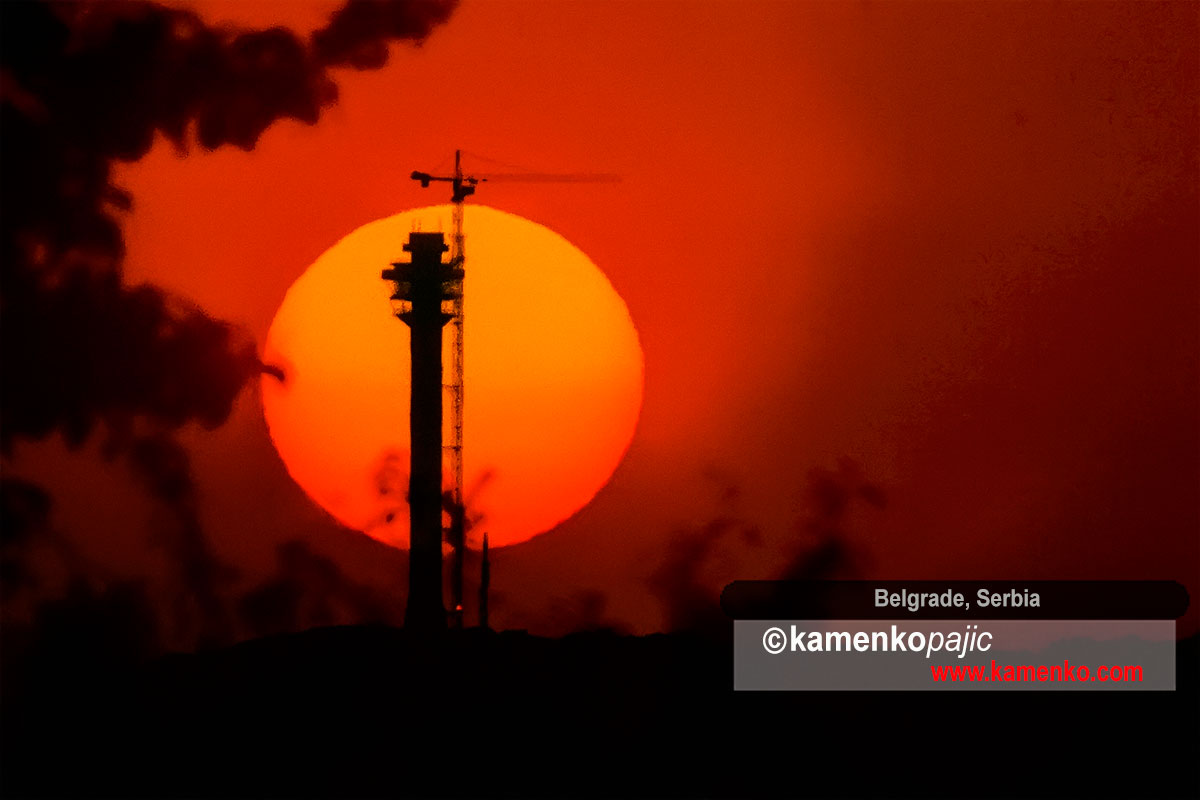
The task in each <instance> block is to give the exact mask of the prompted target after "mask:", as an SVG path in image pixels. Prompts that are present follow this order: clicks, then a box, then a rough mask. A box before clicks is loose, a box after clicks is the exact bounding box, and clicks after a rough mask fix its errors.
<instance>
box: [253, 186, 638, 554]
mask: <svg viewBox="0 0 1200 800" xmlns="http://www.w3.org/2000/svg"><path fill="white" fill-rule="evenodd" d="M451 213H452V207H451V206H449V205H442V206H432V207H428V208H421V209H417V210H414V211H406V212H404V213H402V214H397V215H395V216H392V217H388V218H386V219H381V220H378V221H376V222H372V223H369V224H367V225H364V226H362V227H361V228H359V229H357V230H356V231H354V232H353V233H351V234H350V235H348V236H346V237H345V238H344V239H342V240H341V241H340V242H338V243H337V244H335V245H334V246H333V247H332V248H330V249H329V250H328V251H326V252H325V253H324V254H323V255H322V256H321V257H320V258H318V259H317V261H316V262H315V263H314V264H313V265H312V266H310V267H309V268H308V269H307V270H306V271H305V272H304V274H302V275H301V276H300V277H299V278H298V279H297V280H296V282H295V283H294V284H292V286H291V288H290V289H289V290H288V292H287V295H286V296H285V297H284V300H283V304H282V305H281V306H280V308H279V311H278V312H277V313H276V315H275V319H274V321H273V322H272V323H271V329H270V332H269V333H268V335H267V343H266V348H265V358H264V360H265V361H266V362H267V363H269V364H275V365H278V366H280V367H282V368H283V370H284V372H285V379H284V381H282V382H280V381H278V380H276V379H275V378H273V377H268V376H264V378H263V379H262V398H263V410H264V413H265V415H266V420H267V425H268V428H269V429H270V433H271V439H272V441H274V443H275V447H276V449H278V451H279V454H280V456H281V457H282V458H283V461H284V464H285V465H286V466H287V469H288V472H289V473H290V474H291V476H292V478H293V479H295V481H296V482H297V483H298V484H299V485H300V486H301V487H302V488H303V489H304V491H305V492H306V493H307V494H308V495H309V496H310V497H311V498H312V499H313V500H314V501H316V502H317V503H318V504H319V505H321V506H322V507H323V508H324V509H325V510H327V511H328V512H329V513H330V514H332V515H333V516H334V517H335V518H337V519H338V520H339V521H340V522H341V523H342V524H344V525H346V526H347V527H349V528H352V529H355V530H359V531H363V532H365V533H367V534H369V535H370V536H372V537H374V538H376V539H378V540H380V541H382V542H385V543H387V544H390V545H393V546H396V547H402V548H407V547H408V505H407V502H406V496H407V488H408V487H407V481H408V457H409V437H408V408H409V337H408V328H407V326H405V325H404V324H403V323H402V322H400V321H399V320H398V319H396V318H395V317H393V316H392V312H391V308H390V306H389V299H388V298H389V296H390V294H391V284H389V283H388V282H386V281H384V280H382V279H381V278H380V272H381V271H382V270H383V269H386V268H387V267H388V265H389V264H390V263H391V262H394V261H402V260H407V254H406V253H404V251H403V250H402V247H403V245H404V243H405V241H406V240H407V238H408V234H409V233H410V232H412V231H415V230H423V231H445V232H446V238H447V244H449V243H450V242H449V240H450V238H451V235H450V233H449V231H450V230H451ZM464 230H465V231H466V247H465V250H466V256H467V258H466V263H465V267H466V278H465V281H464V293H465V302H464V305H465V311H464V333H463V336H464V343H465V344H464V350H465V359H464V361H465V369H464V374H465V380H464V385H465V391H464V419H463V441H464V447H463V476H464V478H463V483H464V487H465V498H466V502H467V513H468V517H469V519H471V520H473V523H474V524H473V525H472V527H471V530H470V532H469V535H468V541H470V542H472V543H476V544H477V543H478V542H479V541H480V540H481V539H482V535H483V533H484V532H485V531H486V532H487V533H488V534H489V541H490V543H491V544H492V545H493V546H501V545H507V544H514V543H516V542H521V541H524V540H526V539H529V538H530V537H532V536H535V535H537V534H539V533H542V532H544V531H547V530H549V529H550V528H552V527H554V526H555V525H557V524H558V523H560V522H562V521H563V520H565V519H567V518H568V517H570V516H571V515H572V514H574V513H575V512H577V511H578V510H579V509H581V508H582V507H583V506H585V505H586V504H587V503H588V502H589V501H590V500H591V499H592V497H594V496H595V494H596V492H597V491H599V490H600V488H601V487H603V486H604V484H605V483H606V482H607V481H608V479H609V478H610V477H611V475H612V473H613V471H614V470H615V469H616V467H617V465H618V464H619V463H620V461H621V459H622V457H623V456H624V454H625V451H626V450H627V449H628V447H629V443H630V440H631V439H632V437H633V432H634V428H635V426H636V424H637V418H638V413H639V411H640V409H641V403H642V379H643V363H642V351H641V347H640V345H639V344H638V337H637V332H636V330H635V329H634V326H633V322H632V320H631V319H630V316H629V311H628V309H627V308H626V307H625V303H624V302H623V301H622V300H621V298H620V296H619V295H618V294H617V292H616V290H614V289H613V287H612V284H610V283H609V282H608V280H607V278H605V276H604V274H603V273H602V272H601V271H600V270H599V269H598V268H597V267H596V265H595V264H593V263H592V262H591V261H590V260H589V259H588V257H587V256H586V255H584V254H583V253H582V252H581V251H580V250H579V249H578V248H576V247H574V246H573V245H572V244H571V243H570V242H568V241H567V240H566V239H564V238H563V237H561V236H559V235H558V234H556V233H554V232H553V231H551V230H550V229H548V228H545V227H543V226H541V225H538V224H537V223H534V222H531V221H529V220H527V219H523V218H522V217H518V216H516V215H513V214H508V213H505V212H503V211H498V210H496V209H493V208H488V207H486V206H467V207H466V209H465V224H464ZM449 341H450V337H449V335H448V334H447V335H446V337H445V347H444V350H445V370H444V371H445V378H444V382H445V383H449V382H450V347H449ZM444 408H445V417H446V421H445V422H446V424H445V426H444V430H443V441H445V442H448V441H449V431H450V427H449V425H450V408H451V404H450V402H449V398H448V397H447V399H446V402H445V403H444ZM446 486H447V488H449V480H448V479H447V483H446Z"/></svg>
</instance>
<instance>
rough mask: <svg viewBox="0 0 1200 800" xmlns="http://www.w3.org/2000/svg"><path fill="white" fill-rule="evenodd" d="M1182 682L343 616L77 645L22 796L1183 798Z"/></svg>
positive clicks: (1192, 681) (33, 723)
mask: <svg viewBox="0 0 1200 800" xmlns="http://www.w3.org/2000/svg"><path fill="white" fill-rule="evenodd" d="M1197 644H1198V641H1197V638H1196V637H1192V638H1191V639H1188V640H1185V641H1183V642H1181V643H1180V649H1179V653H1180V665H1179V680H1180V691H1178V692H1174V693H1168V692H1147V693H1123V694H1111V695H1109V694H1106V695H1101V694H1098V693H1090V692H1085V693H1065V692H1063V693H1057V692H1051V693H1015V694H1012V693H1006V694H1003V695H1000V694H988V693H969V694H964V693H954V694H952V695H951V694H937V693H932V692H911V693H780V692H763V693H735V692H733V691H731V689H730V686H731V684H732V658H731V651H730V646H729V642H728V641H727V640H725V639H723V638H721V637H718V638H712V637H709V636H699V635H694V634H669V635H668V634H656V635H650V636H642V637H636V636H621V635H618V634H616V633H612V632H607V631H597V632H590V633H581V634H573V635H569V636H566V637H563V638H561V639H546V638H540V637H536V636H531V635H528V634H526V633H523V632H512V631H510V632H504V633H494V632H490V631H484V630H481V629H469V630H466V631H461V632H457V633H455V632H450V633H447V634H445V635H443V636H440V637H436V638H434V639H427V638H417V637H414V636H412V635H411V634H409V633H406V632H405V631H403V630H400V629H396V628H390V627H386V626H354V627H333V628H321V629H315V630H310V631H307V632H304V633H299V634H285V635H278V636H272V637H267V638H263V639H258V640H255V641H250V642H245V643H242V644H239V645H236V646H233V647H229V648H225V649H220V650H213V651H208V652H202V653H198V654H194V655H172V656H167V657H164V658H159V659H155V660H152V661H149V662H147V663H144V664H142V665H141V666H137V667H132V668H130V667H125V668H115V669H113V670H112V671H108V672H96V671H93V670H92V668H91V667H90V666H85V664H84V663H79V662H76V663H60V664H58V665H56V666H57V669H48V670H44V671H43V672H42V673H41V675H42V678H43V680H42V681H41V683H40V685H38V686H37V687H36V688H31V689H29V690H28V691H27V692H26V693H25V694H24V695H22V696H19V697H17V698H15V699H14V698H13V697H11V696H7V697H6V698H5V699H6V706H5V708H4V714H3V720H4V725H3V728H4V736H5V740H6V741H5V743H4V752H5V753H6V759H5V764H4V769H3V790H4V794H5V796H9V797H12V796H55V795H57V796H63V795H70V796H117V795H120V796H144V797H149V796H157V797H161V796H186V795H199V796H272V797H274V796H281V797H282V796H288V797H296V796H326V797H328V796H339V797H362V796H422V797H425V796H450V795H471V796H501V795H504V796H507V795H520V796H526V795H545V796H582V795H606V796H612V795H620V796H647V795H651V796H672V795H688V796H695V795H704V796H748V795H780V794H786V795H795V796H813V795H816V796H831V795H838V796H864V795H888V796H891V795H914V796H923V797H924V796H954V797H963V796H1013V795H1022V796H1029V795H1034V796H1047V797H1050V796H1053V797H1062V796H1089V797H1095V796H1143V797H1144V796H1164V795H1165V796H1173V795H1187V794H1190V793H1192V792H1194V791H1195V789H1196V788H1197V784H1196V780H1197V779H1196V775H1195V770H1194V756H1195V753H1196V751H1197V745H1198V744H1200V741H1198V736H1197V731H1196V729H1195V708H1196V699H1197V692H1196V676H1197V675H1200V670H1197V669H1196V666H1197V649H1198V648H1197Z"/></svg>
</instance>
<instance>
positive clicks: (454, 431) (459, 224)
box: [411, 150, 620, 628]
mask: <svg viewBox="0 0 1200 800" xmlns="http://www.w3.org/2000/svg"><path fill="white" fill-rule="evenodd" d="M462 155H463V151H462V150H455V151H454V174H453V175H433V174H430V173H428V172H420V171H418V170H414V171H413V173H412V176H411V177H412V179H413V180H414V181H418V182H419V183H420V184H421V188H423V189H428V188H429V186H430V185H431V184H433V183H449V184H450V186H451V193H450V202H451V204H452V205H453V207H454V209H453V217H452V223H451V226H452V228H453V231H452V234H451V245H450V261H449V264H448V266H449V267H450V269H451V270H452V271H454V272H455V274H458V275H464V274H465V264H466V248H465V241H466V236H465V235H464V233H463V203H464V202H465V201H466V199H467V198H468V197H470V196H471V195H473V194H475V189H476V187H477V186H478V185H479V184H480V183H485V182H488V181H513V182H522V183H616V182H618V181H619V180H620V177H619V176H617V175H613V174H601V173H553V172H495V173H489V174H477V175H466V174H464V173H463V169H462ZM483 160H488V159H483ZM464 295H465V292H463V291H461V287H460V290H459V291H457V292H456V293H454V297H453V299H452V300H451V301H450V302H451V308H450V314H452V317H451V318H450V321H449V325H450V378H449V382H447V383H445V384H443V387H444V389H445V390H447V391H448V392H449V393H450V441H449V442H448V443H447V444H445V445H444V446H443V447H444V450H445V454H446V457H447V460H448V461H449V467H450V475H451V481H452V485H451V488H450V491H449V492H448V493H447V494H448V495H449V497H448V502H447V504H446V505H447V506H448V511H449V515H450V527H449V529H448V530H447V531H446V540H447V541H448V542H449V544H450V547H451V549H452V550H453V553H454V564H453V570H452V572H451V579H450V587H451V594H452V603H453V605H452V606H451V608H452V612H451V613H452V614H453V625H454V627H457V628H461V627H462V624H463V567H464V563H465V559H466V529H465V528H466V525H465V517H466V507H465V504H464V500H463V400H464V394H465V392H464V386H463V374H464V372H463V330H464V326H463V320H464V317H463V311H464V299H465V297H464Z"/></svg>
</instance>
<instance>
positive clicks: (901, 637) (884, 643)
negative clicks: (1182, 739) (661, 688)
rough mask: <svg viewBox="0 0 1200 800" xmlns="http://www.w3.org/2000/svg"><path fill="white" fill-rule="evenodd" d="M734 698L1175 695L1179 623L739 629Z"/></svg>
mask: <svg viewBox="0 0 1200 800" xmlns="http://www.w3.org/2000/svg"><path fill="white" fill-rule="evenodd" d="M733 688H734V689H737V690H742V691H747V690H749V691H755V690H758V691H764V690H765V691H778V690H810V691H812V690H815V691H827V690H874V691H888V690H923V691H939V692H940V691H1014V690H1026V691H1029V690H1032V691H1139V690H1158V691H1173V690H1174V689H1175V622H1174V621H1173V620H1119V621H1118V620H1023V621H987V620H985V621H982V622H970V621H963V620H954V621H944V620H736V621H735V622H734V637H733Z"/></svg>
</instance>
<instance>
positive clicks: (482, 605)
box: [479, 532, 492, 631]
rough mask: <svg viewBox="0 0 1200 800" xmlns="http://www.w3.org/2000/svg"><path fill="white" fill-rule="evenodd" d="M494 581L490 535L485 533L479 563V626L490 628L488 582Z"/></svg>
mask: <svg viewBox="0 0 1200 800" xmlns="http://www.w3.org/2000/svg"><path fill="white" fill-rule="evenodd" d="M491 581H492V568H491V564H490V563H489V562H488V535H487V533H486V532H485V533H484V534H483V561H482V562H481V563H480V565H479V627H481V628H483V629H484V630H485V631H486V630H488V584H489V583H491Z"/></svg>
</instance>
